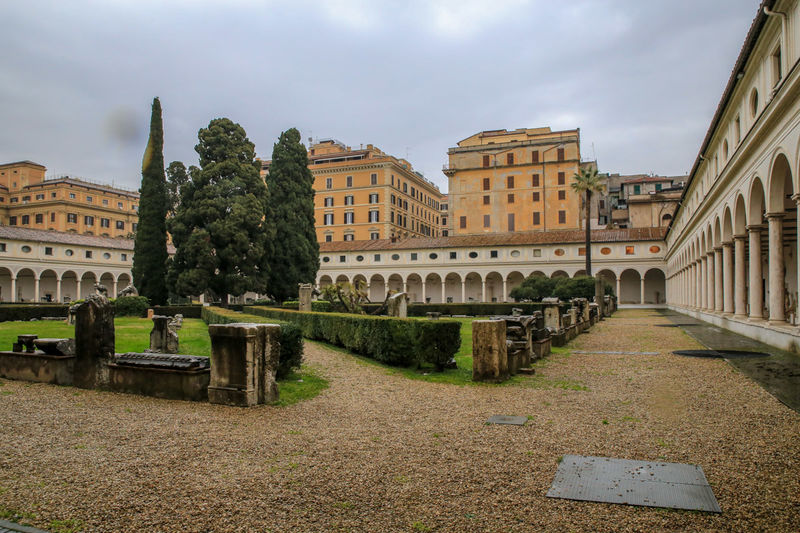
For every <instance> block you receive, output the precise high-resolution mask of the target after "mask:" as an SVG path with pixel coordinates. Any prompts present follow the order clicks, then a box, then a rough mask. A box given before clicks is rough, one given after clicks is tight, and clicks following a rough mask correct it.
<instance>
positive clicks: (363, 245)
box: [319, 228, 664, 253]
mask: <svg viewBox="0 0 800 533" xmlns="http://www.w3.org/2000/svg"><path fill="white" fill-rule="evenodd" d="M663 238H664V230H663V229H662V228H628V229H604V230H593V231H592V242H595V243H600V242H630V241H660V240H662V239H663ZM585 239H586V232H585V231H584V230H558V231H530V232H518V233H491V234H486V235H454V236H451V237H415V238H409V239H402V240H397V241H395V242H392V241H391V240H390V239H378V240H374V241H338V242H321V243H320V244H319V251H320V253H330V252H354V251H359V250H364V251H369V250H411V249H420V248H467V247H480V246H506V245H509V246H511V245H519V246H522V245H530V244H562V243H563V244H569V243H581V242H584V241H585Z"/></svg>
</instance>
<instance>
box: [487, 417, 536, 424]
mask: <svg viewBox="0 0 800 533" xmlns="http://www.w3.org/2000/svg"><path fill="white" fill-rule="evenodd" d="M527 421H528V417H525V416H508V415H492V416H490V417H489V420H487V421H486V423H487V424H506V425H509V426H524V425H525V422H527Z"/></svg>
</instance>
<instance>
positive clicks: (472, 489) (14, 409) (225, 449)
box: [0, 310, 800, 531]
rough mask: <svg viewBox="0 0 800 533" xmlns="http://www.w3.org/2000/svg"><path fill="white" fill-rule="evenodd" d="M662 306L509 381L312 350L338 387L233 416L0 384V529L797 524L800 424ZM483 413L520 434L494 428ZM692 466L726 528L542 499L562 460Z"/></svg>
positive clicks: (621, 315) (620, 319) (594, 333)
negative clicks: (394, 368) (423, 373)
mask: <svg viewBox="0 0 800 533" xmlns="http://www.w3.org/2000/svg"><path fill="white" fill-rule="evenodd" d="M657 323H664V324H666V323H669V321H668V320H667V319H666V318H664V317H661V316H659V315H658V313H657V312H656V311H650V310H630V311H619V312H617V313H616V315H615V316H614V317H613V318H611V319H608V320H606V321H605V322H603V323H600V324H598V325H597V326H595V327H594V328H593V329H592V330H590V332H588V333H587V334H584V335H581V336H580V337H579V338H578V339H576V340H575V341H573V343H572V344H571V345H570V346H569V348H572V349H576V350H603V351H610V350H621V351H657V352H659V355H654V356H647V355H589V354H558V355H552V356H551V357H550V358H549V359H548V360H547V361H546V362H544V363H541V364H539V365H538V366H537V370H536V372H537V375H536V376H535V377H532V378H525V381H524V382H523V384H521V385H511V386H464V387H459V386H454V385H446V384H435V383H428V382H424V381H418V380H409V379H407V378H404V377H402V376H398V375H392V374H391V373H389V372H387V371H386V370H385V369H383V368H381V367H379V366H376V365H373V364H368V363H364V362H362V361H360V360H357V359H355V358H353V357H352V356H349V355H347V354H344V353H341V352H339V351H334V350H331V349H328V348H326V347H324V346H322V345H319V344H312V343H307V344H306V360H307V363H309V364H311V365H312V366H314V367H315V368H317V369H318V371H319V372H320V373H321V374H322V375H324V376H325V377H326V378H327V379H328V380H329V381H330V388H329V389H327V390H325V391H323V392H322V394H321V395H319V396H318V397H316V398H314V399H312V400H309V401H305V402H301V403H299V404H296V405H292V406H290V407H284V408H276V407H257V408H251V409H240V408H233V407H223V406H217V405H210V404H198V403H188V402H177V401H167V400H157V399H151V398H143V397H137V396H130V395H124V394H115V393H108V392H95V391H86V390H80V389H76V388H71V387H58V386H51V385H40V384H30V383H23V382H12V381H8V380H0V517H2V516H3V513H6V515H8V513H12V512H16V513H25V515H26V516H28V518H27V519H26V520H25V521H26V522H28V523H31V524H32V525H35V526H38V527H42V528H45V529H48V528H50V529H54V530H59V528H60V529H62V530H65V529H68V528H70V527H74V526H80V528H81V529H83V530H85V531H290V530H295V531H539V530H541V531H545V530H546V531H684V530H689V531H709V530H711V531H714V530H717V531H754V530H759V531H765V530H771V531H798V530H800V415H798V413H796V412H794V411H792V410H790V409H788V408H787V407H785V406H784V405H783V404H781V403H779V402H778V401H777V400H775V399H774V398H773V397H772V396H770V395H769V394H768V393H766V392H765V391H764V390H762V389H761V387H759V386H758V385H756V384H755V383H753V382H751V381H750V380H749V379H747V378H746V377H744V376H743V375H741V374H740V373H738V372H737V371H736V370H735V369H733V368H732V367H731V366H729V365H728V364H727V363H725V362H724V361H723V360H716V359H695V358H686V357H679V356H675V355H672V354H670V352H671V351H672V350H674V349H688V348H697V347H700V346H699V345H698V344H697V343H696V342H695V341H693V340H692V339H691V338H689V337H688V336H686V335H685V334H684V333H683V332H682V331H681V330H680V329H678V328H660V327H652V326H653V325H654V324H657ZM493 414H509V415H523V416H528V417H529V418H530V420H529V422H528V424H527V425H526V426H525V427H515V426H487V425H485V424H484V422H485V420H486V419H487V418H488V417H489V416H491V415H493ZM566 454H580V455H600V456H609V457H616V458H626V459H639V460H662V461H668V462H685V463H694V464H699V465H701V466H702V467H703V469H704V471H705V473H706V476H707V478H708V480H709V482H710V483H711V485H712V488H713V490H714V493H715V495H716V497H717V500H718V501H719V504H720V506H721V507H722V510H723V513H722V514H721V515H710V514H705V513H696V512H685V511H675V510H665V509H652V508H641V507H629V506H621V505H608V504H599V503H590V502H574V501H567V500H558V499H550V498H547V497H545V493H546V492H547V489H548V488H549V486H550V483H551V482H552V480H553V475H554V473H555V471H556V468H557V465H558V460H559V457H560V456H563V455H566Z"/></svg>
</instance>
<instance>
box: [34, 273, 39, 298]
mask: <svg viewBox="0 0 800 533" xmlns="http://www.w3.org/2000/svg"><path fill="white" fill-rule="evenodd" d="M33 301H34V302H38V301H39V276H37V275H34V276H33Z"/></svg>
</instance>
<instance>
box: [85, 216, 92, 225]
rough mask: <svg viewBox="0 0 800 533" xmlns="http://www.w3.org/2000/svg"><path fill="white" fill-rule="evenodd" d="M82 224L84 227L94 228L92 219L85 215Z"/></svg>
mask: <svg viewBox="0 0 800 533" xmlns="http://www.w3.org/2000/svg"><path fill="white" fill-rule="evenodd" d="M83 223H84V225H86V226H94V217H93V216H90V215H86V216H84V217H83Z"/></svg>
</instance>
